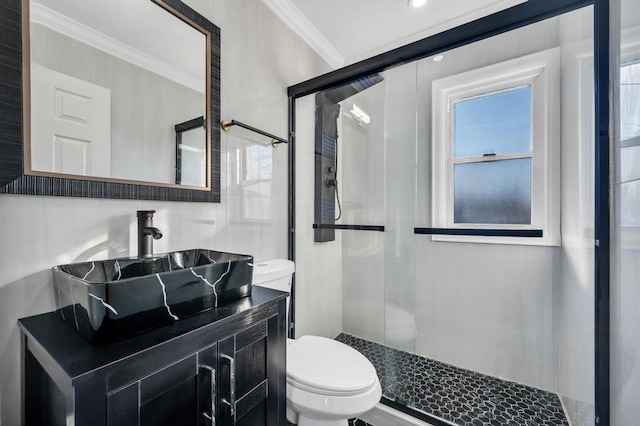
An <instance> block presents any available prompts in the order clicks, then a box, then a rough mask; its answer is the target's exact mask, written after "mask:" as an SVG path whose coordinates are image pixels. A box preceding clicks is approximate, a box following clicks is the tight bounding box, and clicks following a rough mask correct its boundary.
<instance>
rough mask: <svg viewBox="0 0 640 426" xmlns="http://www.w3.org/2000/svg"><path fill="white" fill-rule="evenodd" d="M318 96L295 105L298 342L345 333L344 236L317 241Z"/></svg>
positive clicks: (296, 305)
mask: <svg viewBox="0 0 640 426" xmlns="http://www.w3.org/2000/svg"><path fill="white" fill-rule="evenodd" d="M314 108H315V101H314V96H313V95H311V96H306V97H304V98H301V99H298V100H297V101H296V111H297V112H296V114H297V115H296V120H297V127H296V280H295V286H296V287H295V291H296V296H295V315H296V316H295V324H296V337H300V336H304V335H305V334H313V335H318V336H324V337H329V338H333V337H336V336H337V335H338V334H339V333H340V332H341V331H342V240H341V238H342V236H341V235H340V233H339V232H336V239H335V241H330V242H324V243H315V242H314V241H313V197H314V192H313V187H314V186H313V185H314V161H315V159H314V150H315V145H314V126H315V124H314V120H315V115H314V113H313V111H314Z"/></svg>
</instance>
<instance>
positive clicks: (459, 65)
mask: <svg viewBox="0 0 640 426" xmlns="http://www.w3.org/2000/svg"><path fill="white" fill-rule="evenodd" d="M529 3H531V2H529ZM560 3H563V4H564V3H566V4H564V5H560ZM558 4H559V6H558V9H557V10H556V11H555V12H554V13H548V14H547V16H545V17H544V19H543V18H541V17H540V16H536V17H535V18H534V17H531V18H529V22H527V24H526V25H512V27H511V28H510V29H509V30H508V31H505V30H504V27H501V26H500V25H502V22H503V21H505V20H508V19H507V18H505V17H506V16H508V15H507V14H508V13H510V12H514V11H516V10H517V11H518V12H517V13H521V14H523V15H524V16H526V14H527V13H528V12H527V11H530V10H532V9H534V8H535V6H534V5H526V4H525V5H521V6H516V7H514V8H513V11H509V10H506V11H503V12H499V13H498V14H496V15H495V16H489V17H487V18H483V19H481V20H480V21H478V23H471V24H469V26H467V27H466V28H464V29H461V30H460V31H459V32H457V33H465V32H467V33H473V32H474V30H476V29H478V28H481V27H482V26H483V25H486V26H487V28H488V29H487V31H489V32H490V33H491V34H489V35H486V36H471V37H470V38H471V39H472V40H471V41H468V40H467V41H464V42H456V40H455V36H454V35H453V34H457V33H456V32H455V31H454V32H449V34H448V33H447V32H445V33H442V34H440V35H436V36H434V37H433V38H432V40H433V46H441V48H440V47H434V48H433V52H431V53H430V54H429V56H426V57H425V56H423V57H419V58H418V59H415V60H411V61H407V60H404V59H403V58H402V56H401V55H398V61H397V63H396V64H395V65H394V66H385V67H382V66H381V67H379V69H378V70H376V71H375V72H372V73H370V74H368V75H364V76H362V75H359V76H358V77H356V78H352V79H348V80H343V81H333V82H329V81H328V80H327V81H324V80H323V79H322V77H320V78H318V79H316V81H315V82H314V84H315V86H314V87H315V88H316V89H315V90H308V91H306V92H305V91H304V90H303V89H302V85H301V86H300V87H296V86H292V88H290V94H291V93H292V92H293V93H296V96H294V97H293V98H292V99H293V101H292V103H291V107H292V112H293V114H292V123H291V128H292V132H293V134H295V147H294V149H293V150H292V152H293V153H294V156H293V157H292V159H291V160H290V161H291V163H290V166H291V168H292V169H293V170H294V171H293V173H292V180H293V181H292V185H293V189H294V192H295V198H294V203H293V205H292V206H291V209H292V210H291V216H292V222H293V225H294V226H292V230H295V232H292V239H291V242H290V247H291V255H292V257H294V258H295V260H296V277H295V290H294V299H295V310H294V315H295V316H294V318H295V320H294V324H293V326H294V327H293V329H294V334H295V335H296V336H301V335H304V334H318V335H325V336H328V337H335V338H337V339H338V340H340V341H342V342H344V343H346V344H349V345H351V346H353V347H355V348H356V349H358V350H360V351H361V352H362V353H364V354H365V355H366V356H367V357H369V359H370V360H371V361H372V362H373V363H374V365H375V367H376V370H377V372H378V375H379V377H380V381H381V383H382V386H383V401H382V402H383V403H384V404H386V405H388V406H390V407H392V408H395V409H397V410H400V411H404V412H406V413H409V414H411V415H413V416H415V417H417V418H421V419H423V420H426V421H428V422H430V423H432V424H436V425H440V424H442V425H451V424H455V425H475V424H500V425H506V424H513V425H525V424H532V425H538V424H545V425H569V424H571V425H573V426H581V425H593V424H594V420H593V419H594V417H595V400H594V395H595V394H596V389H595V387H596V385H595V382H596V377H594V364H595V361H596V360H595V359H594V350H593V348H594V346H595V345H596V342H595V341H594V339H595V337H594V336H595V335H596V330H595V328H594V324H595V323H596V321H595V315H596V312H595V308H594V307H595V298H594V294H596V291H595V288H594V282H595V277H594V268H595V261H594V259H595V258H596V256H595V254H594V245H593V242H594V239H595V236H594V223H595V218H594V205H595V200H594V194H595V185H594V182H595V181H596V175H595V173H596V168H595V164H596V156H595V152H596V147H595V145H594V144H595V142H594V141H595V140H596V135H595V130H594V129H595V128H596V124H595V121H594V110H595V107H594V104H595V99H596V96H595V92H594V87H595V80H594V24H593V23H594V19H595V17H594V7H593V6H592V5H590V2H575V1H574V2H571V1H563V2H558ZM514 13H516V12H514ZM531 13H532V14H533V12H531ZM532 16H533V15H532ZM501 20H502V21H501ZM422 46H423V47H424V46H429V44H428V43H426V44H423V45H422ZM416 49H418V47H416ZM427 50H428V48H427ZM391 54H392V55H393V52H391ZM374 61H375V59H374ZM355 67H357V66H355ZM311 86H313V85H311ZM376 426H378V425H376Z"/></svg>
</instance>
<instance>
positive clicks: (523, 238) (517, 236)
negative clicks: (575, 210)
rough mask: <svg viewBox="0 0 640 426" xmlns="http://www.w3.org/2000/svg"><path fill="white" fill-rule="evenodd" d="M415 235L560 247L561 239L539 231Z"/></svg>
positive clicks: (422, 231)
mask: <svg viewBox="0 0 640 426" xmlns="http://www.w3.org/2000/svg"><path fill="white" fill-rule="evenodd" d="M414 233H415V234H420V235H430V236H431V240H432V241H440V242H453V243H475V244H504V245H526V246H548V247H559V246H560V245H561V241H560V238H559V237H558V238H553V237H549V236H544V233H543V231H542V230H539V229H478V228H472V229H464V228H415V229H414Z"/></svg>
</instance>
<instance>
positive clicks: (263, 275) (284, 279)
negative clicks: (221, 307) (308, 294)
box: [251, 259, 295, 324]
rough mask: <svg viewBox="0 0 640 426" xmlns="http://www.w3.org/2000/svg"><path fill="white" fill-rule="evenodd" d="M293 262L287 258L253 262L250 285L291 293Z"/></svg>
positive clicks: (288, 298)
mask: <svg viewBox="0 0 640 426" xmlns="http://www.w3.org/2000/svg"><path fill="white" fill-rule="evenodd" d="M294 271H295V264H294V263H293V262H292V261H290V260H287V259H271V260H263V261H261V262H255V263H254V264H253V280H252V281H251V285H255V286H258V287H266V288H271V289H274V290H280V291H286V292H287V293H289V294H291V276H292V275H293V272H294ZM290 300H291V297H290V296H287V324H288V323H289V301H290Z"/></svg>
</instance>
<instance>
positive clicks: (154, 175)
mask: <svg viewBox="0 0 640 426" xmlns="http://www.w3.org/2000/svg"><path fill="white" fill-rule="evenodd" d="M29 17H30V44H29V46H30V59H31V67H30V80H31V85H30V89H31V137H30V144H27V146H28V148H26V149H27V152H26V154H28V155H25V158H26V159H27V162H26V166H27V167H25V168H26V169H27V172H28V173H29V174H40V175H47V176H65V177H75V178H78V177H79V176H82V177H84V178H87V179H91V180H101V179H103V180H112V179H116V180H125V181H135V182H136V183H144V182H148V183H152V184H154V185H158V184H160V185H174V184H180V185H184V186H190V187H201V188H203V189H205V188H206V187H207V186H208V171H207V170H208V167H207V165H208V155H209V146H210V144H209V142H208V138H209V135H208V134H207V132H206V130H205V129H206V126H204V125H202V126H200V127H199V130H197V131H191V132H189V135H188V144H187V143H185V144H183V145H185V146H187V145H188V146H187V148H188V154H186V155H183V156H182V159H181V158H179V157H180V153H181V152H183V153H184V152H186V151H184V150H182V151H181V150H180V149H176V141H177V140H178V137H179V136H178V132H179V130H178V129H179V125H180V124H183V123H185V122H189V121H192V120H193V119H194V118H195V117H200V118H201V120H203V124H204V123H206V122H207V121H206V120H207V109H206V99H208V96H207V91H208V90H207V84H206V81H207V66H208V63H207V57H208V55H207V37H206V35H205V34H204V33H203V32H201V31H200V30H199V29H197V28H195V27H192V26H191V25H189V24H187V23H185V22H183V21H182V20H181V19H179V18H178V17H176V16H174V15H173V14H172V13H170V12H168V11H167V10H165V9H164V8H163V7H160V6H159V5H158V4H155V3H154V2H153V1H149V0H109V1H108V2H105V1H103V0H30V13H29ZM185 138H186V135H185ZM185 142H186V140H185ZM185 158H188V161H187V162H185V161H184V160H185ZM28 161H30V164H29V163H28ZM185 177H187V178H186V179H185Z"/></svg>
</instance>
